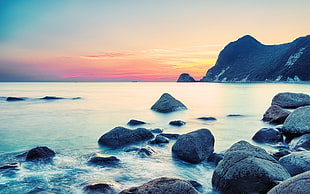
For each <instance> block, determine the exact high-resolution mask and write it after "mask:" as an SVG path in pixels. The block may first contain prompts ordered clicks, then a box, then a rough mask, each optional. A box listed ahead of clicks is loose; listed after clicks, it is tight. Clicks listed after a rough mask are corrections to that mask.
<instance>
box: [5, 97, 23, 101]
mask: <svg viewBox="0 0 310 194" xmlns="http://www.w3.org/2000/svg"><path fill="white" fill-rule="evenodd" d="M22 100H25V99H24V98H19V97H7V98H6V101H22Z"/></svg>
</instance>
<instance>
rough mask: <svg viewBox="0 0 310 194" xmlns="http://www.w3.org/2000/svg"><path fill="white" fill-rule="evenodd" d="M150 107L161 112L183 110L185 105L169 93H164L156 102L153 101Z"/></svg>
mask: <svg viewBox="0 0 310 194" xmlns="http://www.w3.org/2000/svg"><path fill="white" fill-rule="evenodd" d="M151 109H152V110H154V111H157V112H161V113H169V112H173V111H178V110H185V109H187V107H186V106H185V105H184V104H183V103H182V102H180V101H179V100H177V99H175V98H174V97H173V96H171V95H170V94H168V93H164V94H163V95H161V97H160V98H159V99H158V100H157V102H155V104H154V105H153V106H152V107H151Z"/></svg>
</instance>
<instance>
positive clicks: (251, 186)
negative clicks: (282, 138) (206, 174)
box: [212, 141, 290, 194]
mask: <svg viewBox="0 0 310 194" xmlns="http://www.w3.org/2000/svg"><path fill="white" fill-rule="evenodd" d="M289 177H290V174H289V173H288V172H287V170H286V169H285V168H284V167H283V166H281V165H280V164H279V163H278V161H277V160H276V159H274V158H273V157H272V156H270V155H269V154H268V153H267V152H266V151H265V150H263V149H262V148H260V147H257V146H253V145H251V144H249V143H248V142H246V141H240V142H237V143H235V144H234V145H232V146H231V147H230V148H229V149H228V150H227V151H226V152H225V154H224V158H223V160H221V161H220V162H219V164H218V165H217V166H216V169H215V170H214V173H213V176H212V186H213V187H214V188H215V189H216V190H217V191H219V192H220V193H228V194H230V193H231V194H233V193H266V192H267V191H269V190H270V189H271V188H272V187H274V186H275V185H276V182H278V181H283V180H285V179H287V178H289Z"/></svg>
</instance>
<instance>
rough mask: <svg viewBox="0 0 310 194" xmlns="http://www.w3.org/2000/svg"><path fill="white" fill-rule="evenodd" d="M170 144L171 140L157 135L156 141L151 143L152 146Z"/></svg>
mask: <svg viewBox="0 0 310 194" xmlns="http://www.w3.org/2000/svg"><path fill="white" fill-rule="evenodd" d="M161 143H169V139H168V138H167V137H165V136H163V135H156V137H155V139H154V140H152V141H151V144H161Z"/></svg>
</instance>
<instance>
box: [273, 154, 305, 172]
mask: <svg viewBox="0 0 310 194" xmlns="http://www.w3.org/2000/svg"><path fill="white" fill-rule="evenodd" d="M279 162H280V164H281V165H282V166H284V168H286V169H287V171H288V172H289V173H290V174H291V175H292V176H295V175H297V174H300V173H303V172H306V171H308V170H310V151H301V152H293V153H291V154H289V155H286V156H284V157H282V158H280V160H279Z"/></svg>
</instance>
